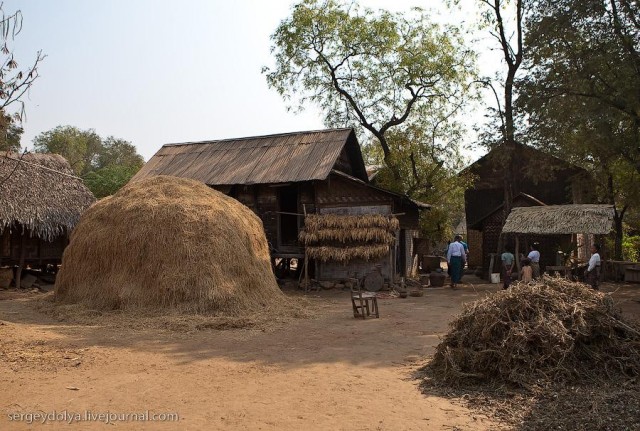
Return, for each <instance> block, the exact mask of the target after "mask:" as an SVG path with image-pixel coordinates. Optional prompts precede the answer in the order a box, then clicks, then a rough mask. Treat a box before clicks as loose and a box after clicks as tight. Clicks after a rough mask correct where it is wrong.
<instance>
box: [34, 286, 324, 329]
mask: <svg viewBox="0 0 640 431" xmlns="http://www.w3.org/2000/svg"><path fill="white" fill-rule="evenodd" d="M287 299H288V301H289V308H288V309H287V310H286V311H283V310H282V308H281V307H276V308H275V309H273V308H269V307H267V308H263V309H260V310H256V311H255V312H254V313H240V314H229V313H224V312H220V313H184V312H182V311H180V310H173V309H124V310H96V309H93V308H90V307H88V306H87V305H85V304H58V303H56V302H55V301H54V298H53V296H49V295H47V296H46V297H40V298H34V299H32V300H31V301H30V303H31V305H32V306H33V308H35V309H36V310H38V311H39V312H41V313H43V314H46V315H48V316H50V317H52V318H54V319H55V320H57V321H59V322H63V323H68V324H72V325H82V326H100V327H104V328H111V329H117V330H123V329H125V330H140V331H145V330H148V329H154V330H166V331H170V332H178V333H183V332H197V331H202V330H228V329H254V330H261V331H271V330H275V329H277V328H280V327H282V325H283V324H285V323H287V322H291V321H292V320H294V319H308V318H311V317H313V316H314V306H313V305H312V304H311V303H310V302H309V301H308V300H307V299H306V298H301V297H292V298H287Z"/></svg>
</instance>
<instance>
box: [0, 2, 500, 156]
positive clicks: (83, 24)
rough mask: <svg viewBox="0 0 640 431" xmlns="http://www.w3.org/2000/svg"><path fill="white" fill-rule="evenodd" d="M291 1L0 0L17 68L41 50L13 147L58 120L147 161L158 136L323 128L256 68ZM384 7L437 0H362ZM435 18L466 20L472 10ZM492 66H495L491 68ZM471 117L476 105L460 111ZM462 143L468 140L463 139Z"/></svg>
mask: <svg viewBox="0 0 640 431" xmlns="http://www.w3.org/2000/svg"><path fill="white" fill-rule="evenodd" d="M292 3H293V2H291V1H289V0H233V1H228V0H225V1H223V0H208V1H207V0H184V1H181V2H178V1H175V0H174V1H167V0H103V1H99V0H55V1H51V0H30V1H25V0H23V1H18V0H5V1H4V11H5V13H12V12H14V11H15V10H17V9H20V10H21V11H22V14H23V17H24V21H23V29H22V32H21V33H20V34H19V35H18V36H17V38H16V39H15V41H14V42H13V43H12V44H11V47H12V48H13V50H14V53H15V55H16V58H17V60H18V63H19V66H20V67H21V68H24V67H26V66H27V65H28V64H30V62H32V61H33V59H35V55H36V52H37V51H38V50H42V51H43V53H44V54H46V55H47V58H46V59H45V60H44V62H43V63H42V65H41V66H40V69H39V71H40V75H41V77H40V78H38V80H37V81H36V82H35V83H34V86H33V88H32V90H31V91H30V94H29V96H28V98H25V102H26V115H27V118H26V122H25V123H24V129H25V133H24V135H23V138H22V145H23V146H25V145H26V146H28V147H31V141H32V140H33V138H34V137H35V136H36V135H38V134H39V133H41V132H44V131H47V130H50V129H52V128H54V127H56V126H58V125H72V126H76V127H79V128H81V129H89V128H92V129H95V130H96V132H97V133H98V134H99V135H100V136H103V137H106V136H115V137H117V138H122V139H126V140H128V141H130V142H132V143H133V144H134V145H135V146H136V147H137V148H138V152H139V153H140V154H142V155H143V156H144V158H145V159H146V160H148V159H149V158H150V157H151V156H152V155H153V154H154V153H155V152H156V151H157V150H158V149H159V148H160V147H161V146H162V145H163V144H165V143H170V142H187V141H201V140H207V139H223V138H235V137H244V136H254V135H262V134H273V133H283V132H293V131H300V130H314V129H321V128H323V127H324V126H323V124H322V116H321V114H320V113H319V112H318V111H317V110H315V109H313V108H311V107H308V108H307V109H306V111H305V112H303V113H301V114H294V113H290V112H287V111H286V108H285V103H284V102H283V101H282V99H281V98H280V96H279V95H278V94H277V93H276V92H275V91H274V90H271V89H269V88H268V86H267V84H266V80H265V78H264V76H263V75H262V73H261V72H260V70H261V68H262V66H265V65H270V64H271V56H270V52H269V47H270V40H269V36H270V35H271V33H272V32H273V31H274V30H275V28H276V27H277V25H278V24H279V22H280V21H281V20H282V19H284V18H286V17H287V16H288V15H289V11H290V5H291V4H292ZM360 3H361V4H362V5H365V6H369V7H372V8H386V9H390V10H394V11H403V10H408V9H409V8H410V7H411V6H420V7H423V8H433V7H439V8H441V9H442V8H443V7H442V4H443V1H437V0H415V1H409V0H387V1H384V0H361V1H360ZM442 19H445V20H447V19H448V20H454V21H461V20H463V19H464V20H468V21H473V20H474V19H475V11H474V10H466V11H463V12H461V13H459V14H457V15H456V16H453V17H451V16H449V17H443V18H442ZM498 66H499V65H498ZM469 115H470V116H472V117H473V118H479V115H481V113H480V114H479V113H478V112H476V113H470V114H469ZM469 139H470V140H472V139H473V137H469Z"/></svg>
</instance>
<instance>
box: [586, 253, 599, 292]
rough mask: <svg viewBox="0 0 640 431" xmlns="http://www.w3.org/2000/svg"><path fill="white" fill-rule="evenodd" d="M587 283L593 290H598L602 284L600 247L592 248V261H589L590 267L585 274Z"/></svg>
mask: <svg viewBox="0 0 640 431" xmlns="http://www.w3.org/2000/svg"><path fill="white" fill-rule="evenodd" d="M585 278H586V281H587V283H589V284H590V285H591V287H592V288H594V289H595V290H598V284H599V282H600V245H599V244H593V245H592V246H591V259H589V266H588V267H587V272H586V273H585Z"/></svg>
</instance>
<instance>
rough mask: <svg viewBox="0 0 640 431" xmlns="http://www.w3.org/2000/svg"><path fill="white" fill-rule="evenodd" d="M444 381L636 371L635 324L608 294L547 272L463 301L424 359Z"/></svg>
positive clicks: (639, 362)
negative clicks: (529, 281)
mask: <svg viewBox="0 0 640 431" xmlns="http://www.w3.org/2000/svg"><path fill="white" fill-rule="evenodd" d="M427 370H428V371H430V372H429V374H431V375H432V376H433V377H435V378H436V379H438V380H443V381H445V382H446V383H447V384H452V385H454V386H455V385H457V384H461V383H465V382H466V383H471V382H476V383H513V384H517V385H521V386H525V387H526V386H529V385H532V384H539V383H542V382H559V381H565V382H580V381H585V380H586V381H590V380H597V379H599V378H606V377H609V376H611V377H612V376H637V375H639V374H640V326H638V325H637V324H635V323H631V322H625V321H624V320H623V318H622V316H621V315H620V314H619V312H618V311H616V310H615V309H614V305H613V301H612V299H611V297H610V296H609V295H605V294H603V293H600V292H596V291H593V290H591V289H590V288H589V287H588V286H586V285H584V284H581V283H573V282H569V281H566V280H564V279H560V278H549V277H545V278H544V279H543V281H542V282H539V283H532V284H523V283H517V284H515V285H514V286H512V288H511V289H509V290H505V291H501V292H498V293H496V294H494V295H491V296H489V297H486V298H485V299H482V300H479V301H476V302H474V303H472V304H469V305H467V306H466V307H465V309H464V310H463V312H462V314H461V315H459V316H458V317H457V318H456V320H455V321H453V322H452V323H451V330H450V331H449V333H448V334H447V335H446V336H445V337H444V338H443V340H442V341H441V343H440V344H439V345H438V347H437V349H436V354H435V356H434V358H433V360H432V361H431V363H430V364H429V365H428V366H427Z"/></svg>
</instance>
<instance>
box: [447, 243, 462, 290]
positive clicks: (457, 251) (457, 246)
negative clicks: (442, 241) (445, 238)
mask: <svg viewBox="0 0 640 431" xmlns="http://www.w3.org/2000/svg"><path fill="white" fill-rule="evenodd" d="M461 240H462V237H461V236H460V235H456V237H455V239H454V241H453V242H452V243H451V244H449V248H448V249H447V264H448V265H449V269H450V275H451V288H452V289H455V288H456V285H457V284H458V283H460V280H462V269H463V268H464V264H465V262H466V260H467V253H466V252H465V250H464V246H463V245H462V243H461V242H460V241H461Z"/></svg>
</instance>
